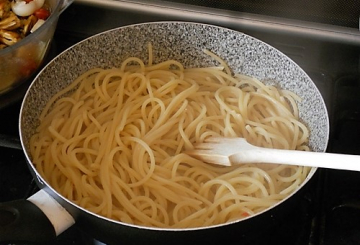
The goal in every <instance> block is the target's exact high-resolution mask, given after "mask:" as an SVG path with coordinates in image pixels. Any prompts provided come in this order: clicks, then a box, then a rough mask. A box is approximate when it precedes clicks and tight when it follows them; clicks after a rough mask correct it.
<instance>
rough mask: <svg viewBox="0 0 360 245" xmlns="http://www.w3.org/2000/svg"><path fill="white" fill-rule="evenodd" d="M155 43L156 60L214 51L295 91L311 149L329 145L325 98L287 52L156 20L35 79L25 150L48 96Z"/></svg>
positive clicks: (201, 58)
mask: <svg viewBox="0 0 360 245" xmlns="http://www.w3.org/2000/svg"><path fill="white" fill-rule="evenodd" d="M149 42H151V43H152V45H153V50H154V57H155V58H154V60H155V62H160V61H163V60H167V59H175V60H178V61H180V62H182V63H184V64H185V65H186V66H187V67H201V66H209V65H215V64H216V62H214V60H212V59H211V58H210V57H208V56H207V55H205V54H204V53H203V50H204V49H208V50H211V51H212V52H214V53H216V54H218V55H219V56H220V57H222V58H223V59H224V60H225V61H226V62H227V63H228V64H229V65H230V67H231V68H232V69H233V71H234V72H239V73H244V74H247V75H251V76H255V77H257V78H259V79H260V80H261V81H263V82H265V83H275V84H277V85H278V86H279V87H281V88H284V89H288V90H291V91H293V92H295V93H296V94H298V95H299V96H300V97H301V98H302V99H303V100H302V102H301V103H300V104H299V108H300V112H301V114H300V116H301V119H302V120H303V121H304V122H305V123H306V124H307V126H308V127H309V128H310V131H311V137H310V147H311V148H312V149H313V150H314V151H324V150H325V149H326V147H327V142H328V134H329V121H328V116H327V111H326V107H325V104H324V101H323V99H322V97H321V95H320V93H319V91H318V89H317V88H316V86H315V85H314V83H313V82H312V81H311V79H310V78H309V77H308V75H307V74H306V73H305V72H304V71H303V70H302V69H301V68H300V67H299V66H298V65H296V64H295V63H294V62H293V61H292V60H290V59H289V58H288V57H286V56H285V55H284V54H282V53H281V52H279V51H278V50H276V49H275V48H273V47H271V46H269V45H268V44H266V43H264V42H262V41H260V40H257V39H255V38H253V37H251V36H248V35H245V34H243V33H240V32H237V31H233V30H230V29H225V28H221V27H217V26H212V25H205V24H197V23H184V22H156V23H145V24H138V25H131V26H126V27H120V28H117V29H113V30H110V31H107V32H104V33H101V34H98V35H95V36H93V37H90V38H88V39H86V40H84V41H82V42H80V43H78V44H76V45H75V46H73V47H71V48H69V49H68V50H66V51H64V52H63V53H62V54H60V55H59V56H58V57H56V58H55V59H54V60H53V61H52V62H50V63H49V64H48V65H47V66H46V67H45V68H44V69H43V70H42V71H41V73H40V74H39V75H38V76H37V77H36V78H35V80H34V82H33V83H32V85H31V87H30V88H29V91H28V93H27V94H26V96H25V99H24V103H23V108H22V112H21V118H20V120H21V121H20V123H21V129H20V130H21V136H22V141H23V144H24V146H25V148H26V149H28V147H27V146H28V140H29V137H30V135H32V134H33V132H34V129H35V127H36V126H37V125H38V119H37V118H38V116H39V114H40V111H41V109H42V108H43V106H44V105H45V103H46V102H47V101H48V99H49V98H50V97H51V96H52V95H53V94H54V93H56V92H57V91H58V90H60V89H62V88H63V87H65V86H66V85H67V84H69V83H70V82H72V81H73V80H74V79H75V78H76V77H78V76H79V75H80V74H82V73H83V72H85V71H86V70H88V69H90V68H93V67H99V66H100V67H114V66H119V64H120V63H121V62H122V61H123V60H124V59H125V58H127V57H130V56H137V57H141V58H142V59H144V60H145V61H146V60H147V56H148V53H147V44H148V43H149Z"/></svg>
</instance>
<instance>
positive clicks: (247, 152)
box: [186, 137, 360, 171]
mask: <svg viewBox="0 0 360 245" xmlns="http://www.w3.org/2000/svg"><path fill="white" fill-rule="evenodd" d="M186 153H187V154H188V155H190V156H192V157H194V158H197V159H199V160H202V161H204V162H207V163H213V164H217V165H223V166H232V165H235V164H243V163H275V164H288V165H301V166H310V167H321V168H331V169H343V170H354V171H360V155H346V154H334V153H323V152H311V151H295V150H278V149H269V148H262V147H257V146H254V145H251V144H249V143H248V142H247V141H246V139H244V138H222V137H211V138H209V139H207V140H206V142H205V143H201V144H198V145H195V149H194V150H191V151H187V152H186Z"/></svg>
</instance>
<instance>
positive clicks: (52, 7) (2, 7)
mask: <svg viewBox="0 0 360 245" xmlns="http://www.w3.org/2000/svg"><path fill="white" fill-rule="evenodd" d="M71 2H73V0H0V94H3V93H6V92H8V91H10V90H12V89H14V88H16V87H17V86H18V85H19V84H21V83H23V82H24V81H26V80H27V79H29V78H30V77H31V76H32V75H34V73H35V72H36V71H37V70H38V68H39V67H40V66H41V64H42V62H43V60H44V58H45V57H46V54H47V51H48V49H49V46H50V43H51V40H52V38H53V35H54V31H55V29H56V25H57V21H58V18H59V15H60V14H61V12H62V11H63V10H64V9H65V8H66V7H67V6H69V5H70V3H71Z"/></svg>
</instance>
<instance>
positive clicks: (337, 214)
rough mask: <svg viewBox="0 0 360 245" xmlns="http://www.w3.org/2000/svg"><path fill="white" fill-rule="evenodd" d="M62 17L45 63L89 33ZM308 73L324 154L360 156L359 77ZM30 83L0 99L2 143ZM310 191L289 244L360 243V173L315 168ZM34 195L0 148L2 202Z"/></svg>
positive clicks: (77, 236) (21, 170) (81, 238)
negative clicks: (317, 99)
mask: <svg viewBox="0 0 360 245" xmlns="http://www.w3.org/2000/svg"><path fill="white" fill-rule="evenodd" d="M67 11H68V10H67ZM69 11H70V12H69V15H70V17H71V16H72V14H73V13H74V11H75V12H76V9H75V8H73V9H72V7H70V8H69ZM65 13H66V12H65ZM66 17H67V16H66V14H65V15H64V16H62V17H61V18H60V21H59V26H60V27H59V28H58V29H57V31H56V33H55V37H54V41H53V44H52V49H51V52H50V54H49V57H48V60H50V59H51V58H53V57H54V56H55V55H56V54H58V53H60V52H61V51H63V50H64V49H66V48H67V47H69V46H71V45H72V44H75V43H76V42H78V41H80V40H82V39H84V38H86V37H88V36H90V35H91V34H92V33H77V32H68V31H67V29H66V28H62V26H63V24H62V23H66V22H67V21H68V20H66V19H65V18H66ZM307 72H308V74H309V75H310V77H312V78H313V80H314V82H315V83H316V84H317V86H318V87H319V90H320V92H321V93H322V95H323V97H324V99H325V102H326V103H327V106H328V109H329V117H330V127H331V134H330V140H329V146H328V151H329V152H336V153H348V154H360V140H359V139H360V74H359V73H357V72H353V71H351V72H344V73H343V74H341V76H336V77H333V76H325V75H324V74H322V73H321V72H318V69H317V68H316V67H315V68H311V69H309V70H308V71H307ZM30 82H31V81H29V82H27V83H25V84H24V85H22V86H20V87H19V88H18V89H17V91H16V92H13V93H10V94H7V95H6V96H0V134H1V135H6V139H5V140H9V139H11V141H15V142H16V141H17V140H18V115H19V110H20V106H21V99H22V97H23V95H24V93H25V91H26V88H27V86H28V85H29V84H30ZM11 141H10V143H11ZM359 164H360V163H359ZM311 188H312V191H311V193H305V195H304V198H303V201H304V203H305V204H304V205H303V208H302V209H301V210H296V212H298V216H297V217H299V218H298V219H297V220H295V221H293V224H290V223H289V224H286V227H287V229H288V230H285V232H290V236H291V237H292V240H291V241H292V244H294V243H295V244H298V245H305V244H312V245H335V244H336V245H343V244H344V245H345V244H346V245H349V244H350V245H352V244H360V173H358V172H350V171H338V170H325V169H319V170H318V171H317V174H316V181H314V183H312V186H311ZM36 191H37V186H36V184H35V182H34V180H33V178H32V176H31V174H30V172H29V170H28V167H27V163H26V162H25V159H24V154H23V152H22V151H21V150H19V149H12V148H9V147H4V146H2V147H0V202H5V201H10V200H15V199H21V198H27V197H29V196H30V195H31V194H33V193H35V192H36ZM283 228H284V227H282V229H283ZM282 234H284V232H279V234H278V235H279V241H283V240H284V239H280V237H281V236H282ZM94 243H95V241H94V240H93V239H92V238H91V236H89V235H86V234H84V233H83V232H82V231H81V230H80V229H79V228H78V227H77V226H76V225H75V226H73V227H71V228H70V229H69V230H67V231H65V232H64V233H63V234H62V235H60V236H59V237H58V238H57V240H56V241H54V243H52V244H59V245H61V244H74V245H75V244H94ZM264 244H266V243H264ZM280 244H286V243H284V242H280Z"/></svg>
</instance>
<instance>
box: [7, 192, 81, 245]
mask: <svg viewBox="0 0 360 245" xmlns="http://www.w3.org/2000/svg"><path fill="white" fill-rule="evenodd" d="M74 223H75V221H74V219H73V218H72V216H71V215H70V214H69V213H68V212H67V211H66V210H65V209H64V208H63V207H62V206H61V205H60V204H58V203H57V202H56V201H55V199H53V198H52V197H51V196H50V195H49V194H47V193H46V192H45V191H44V190H40V191H38V192H37V193H35V194H34V195H33V196H31V197H29V198H28V199H27V200H16V201H10V202H5V203H0V244H2V243H19V242H21V243H23V242H30V243H45V242H47V243H48V242H50V241H52V240H54V239H55V238H56V236H57V235H59V234H60V233H62V232H63V231H64V230H66V229H67V228H68V227H70V226H71V225H73V224H74Z"/></svg>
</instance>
